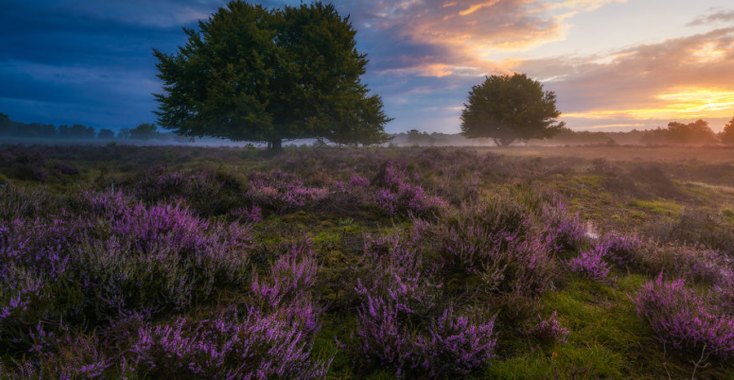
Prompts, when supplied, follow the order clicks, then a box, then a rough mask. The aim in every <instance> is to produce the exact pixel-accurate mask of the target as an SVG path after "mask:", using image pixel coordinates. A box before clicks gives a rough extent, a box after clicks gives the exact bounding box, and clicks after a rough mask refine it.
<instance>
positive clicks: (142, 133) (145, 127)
mask: <svg viewBox="0 0 734 380" xmlns="http://www.w3.org/2000/svg"><path fill="white" fill-rule="evenodd" d="M156 137H158V128H157V127H156V126H155V124H151V123H143V124H140V125H138V126H137V127H135V128H133V129H131V130H130V138H131V139H133V140H152V139H154V138H156Z"/></svg>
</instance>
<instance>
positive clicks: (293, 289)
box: [250, 240, 321, 333]
mask: <svg viewBox="0 0 734 380" xmlns="http://www.w3.org/2000/svg"><path fill="white" fill-rule="evenodd" d="M317 272H318V265H317V264H316V256H315V253H314V251H313V249H312V248H311V242H310V241H309V240H306V241H304V242H301V243H300V244H298V245H293V247H291V249H290V250H289V251H288V252H287V253H286V254H284V255H283V256H281V257H280V258H279V259H278V260H277V261H275V263H273V265H272V266H271V267H270V276H269V277H267V278H265V279H260V278H258V277H257V276H254V278H253V280H252V285H251V286H250V289H251V291H252V295H253V301H254V302H255V304H257V305H260V307H261V308H262V309H263V310H272V311H273V312H275V313H279V314H280V315H281V317H283V318H284V319H285V320H287V321H290V322H292V323H296V322H297V325H298V326H299V328H300V329H301V330H302V331H303V332H305V333H311V332H315V331H317V330H318V328H319V325H318V316H319V314H320V313H321V309H320V308H319V307H317V306H314V304H313V302H312V301H311V297H310V289H311V288H312V287H313V285H314V283H315V282H316V273H317Z"/></svg>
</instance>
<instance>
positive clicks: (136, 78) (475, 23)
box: [0, 0, 734, 133]
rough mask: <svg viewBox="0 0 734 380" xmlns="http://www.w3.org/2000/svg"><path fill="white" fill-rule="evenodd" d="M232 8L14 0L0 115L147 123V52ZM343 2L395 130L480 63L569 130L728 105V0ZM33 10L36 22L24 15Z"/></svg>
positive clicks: (0, 22) (452, 93)
mask: <svg viewBox="0 0 734 380" xmlns="http://www.w3.org/2000/svg"><path fill="white" fill-rule="evenodd" d="M261 3H262V4H263V5H264V6H266V7H282V6H283V5H286V4H290V5H297V4H299V3H300V2H299V1H296V0H265V1H261ZM225 4H226V1H225V0H210V1H201V0H181V1H173V0H161V1H156V2H145V1H142V0H131V1H128V2H93V1H91V0H80V1H75V2H52V1H50V0H42V1H38V2H21V1H17V2H11V5H9V6H6V7H5V8H4V12H3V13H2V14H1V15H0V30H1V31H2V33H0V43H2V46H3V47H4V49H2V51H0V83H3V85H2V86H0V112H3V111H4V112H5V113H9V114H11V116H13V117H15V118H17V119H18V120H24V121H28V122H31V121H39V122H55V123H59V122H61V123H67V124H76V123H83V124H89V125H100V126H102V125H104V126H111V127H113V128H122V127H129V126H130V125H135V124H137V123H140V122H149V121H152V120H154V115H152V113H151V111H152V110H154V109H155V102H154V100H153V98H152V96H151V95H150V94H151V93H156V92H159V91H160V86H161V83H160V81H159V80H158V79H157V78H156V77H155V66H154V61H153V58H152V56H151V54H150V51H151V48H156V49H160V50H162V51H166V52H173V51H175V49H176V46H179V45H180V44H181V42H182V40H181V39H182V34H181V33H179V32H180V28H181V27H189V28H190V27H194V26H196V22H197V20H199V19H202V18H206V17H208V15H210V14H211V13H212V12H214V11H215V10H216V9H217V8H218V7H220V6H224V5H225ZM335 5H336V6H337V8H338V9H339V12H340V13H342V14H345V15H346V14H349V15H350V20H351V21H352V24H353V26H354V28H355V29H356V30H357V36H356V39H357V41H358V49H359V51H360V52H362V53H366V54H367V59H369V64H368V66H367V73H366V75H365V76H364V78H363V79H364V82H365V83H367V84H368V85H369V87H370V88H371V89H372V90H373V91H374V92H375V93H376V94H379V95H380V96H382V98H383V99H384V102H385V107H386V113H387V114H388V115H389V116H390V117H393V118H395V120H394V121H393V122H391V123H389V124H388V125H387V130H388V131H389V132H400V131H405V130H408V129H412V128H418V129H421V130H425V131H428V132H433V131H439V132H447V133H455V132H458V130H459V124H460V120H459V114H460V112H461V108H462V104H463V103H464V102H465V100H466V97H467V94H468V91H469V90H470V89H471V87H472V86H473V85H476V84H478V83H479V82H480V81H481V78H483V77H484V76H485V75H490V74H509V73H513V72H523V73H527V74H528V75H529V76H530V77H533V78H535V79H538V80H541V81H543V83H544V86H545V88H546V89H548V90H552V91H554V92H555V93H556V95H557V97H558V108H559V109H560V110H561V112H562V113H563V115H562V119H563V120H564V121H566V122H567V125H568V126H569V127H570V128H572V129H578V130H583V129H599V128H616V129H620V130H624V129H632V128H647V127H656V126H660V125H666V124H667V123H668V122H670V121H672V120H689V119H697V118H704V119H707V120H709V121H710V123H711V125H712V127H713V128H714V130H720V128H721V127H722V126H723V124H724V123H725V122H726V121H728V120H729V119H731V117H732V116H734V88H732V85H731V84H732V83H734V70H733V69H732V67H734V53H732V52H733V51H734V9H733V8H732V4H731V2H730V1H729V0H701V1H695V2H693V1H685V2H684V1H670V2H665V8H664V9H662V8H661V7H660V5H659V3H655V2H649V1H643V0H384V1H378V2H374V1H366V0H365V1H361V0H339V1H336V2H335ZM28 14H33V15H34V20H36V22H33V23H28V22H21V21H20V20H23V19H24V15H28ZM620 20H624V22H623V23H620ZM39 35H43V36H47V38H44V39H39V38H37V36H39ZM41 52H43V53H41ZM78 104H84V105H85V106H83V107H82V106H78ZM39 110H40V111H39ZM60 115H61V116H60ZM640 124H642V125H640Z"/></svg>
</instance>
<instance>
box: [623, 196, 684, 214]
mask: <svg viewBox="0 0 734 380" xmlns="http://www.w3.org/2000/svg"><path fill="white" fill-rule="evenodd" d="M629 206H630V207H636V208H639V209H642V210H643V211H646V212H650V213H653V214H660V215H666V216H679V215H680V214H681V213H682V212H683V206H681V205H679V204H678V203H676V202H674V201H671V200H666V199H658V200H654V201H643V200H639V199H636V200H633V201H632V202H630V203H629Z"/></svg>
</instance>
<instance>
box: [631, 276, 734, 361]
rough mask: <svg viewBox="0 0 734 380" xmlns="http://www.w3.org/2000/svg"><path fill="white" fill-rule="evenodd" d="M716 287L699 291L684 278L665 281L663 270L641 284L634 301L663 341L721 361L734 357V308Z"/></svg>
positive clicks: (638, 312)
mask: <svg viewBox="0 0 734 380" xmlns="http://www.w3.org/2000/svg"><path fill="white" fill-rule="evenodd" d="M719 293H720V292H719V291H717V290H716V289H712V290H711V291H710V292H709V293H702V294H699V293H697V292H696V291H695V290H693V289H690V288H686V287H685V283H684V281H683V280H676V281H673V282H665V281H663V275H662V273H661V274H660V275H659V276H658V278H657V279H656V280H655V281H650V282H648V283H647V284H645V285H644V286H643V287H642V290H640V291H639V292H638V293H637V297H636V298H632V301H633V302H634V303H635V305H636V306H637V315H638V317H640V318H641V319H643V320H646V321H647V322H648V323H650V325H651V326H652V329H653V330H654V331H655V333H656V334H657V336H658V339H660V340H661V341H662V342H664V343H667V344H670V345H672V346H673V347H675V348H677V349H686V350H689V351H690V352H691V353H694V354H699V353H701V352H702V351H704V348H705V352H706V354H711V355H713V356H715V357H718V358H719V359H722V360H730V359H732V358H734V310H732V309H728V308H726V306H727V303H725V302H724V303H722V302H721V298H720V296H721V294H719Z"/></svg>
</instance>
